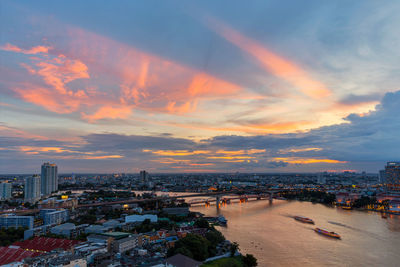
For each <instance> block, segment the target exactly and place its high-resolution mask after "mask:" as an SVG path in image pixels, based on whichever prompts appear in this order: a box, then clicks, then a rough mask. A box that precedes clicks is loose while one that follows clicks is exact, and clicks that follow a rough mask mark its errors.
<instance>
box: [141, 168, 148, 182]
mask: <svg viewBox="0 0 400 267" xmlns="http://www.w3.org/2000/svg"><path fill="white" fill-rule="evenodd" d="M148 178H149V173H148V172H146V171H140V179H141V180H142V182H144V183H145V182H147V179H148Z"/></svg>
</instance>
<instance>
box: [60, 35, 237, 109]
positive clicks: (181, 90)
mask: <svg viewBox="0 0 400 267" xmlns="http://www.w3.org/2000/svg"><path fill="white" fill-rule="evenodd" d="M68 33H69V35H70V37H71V40H70V43H69V45H68V48H67V49H68V51H67V53H68V54H72V55H74V56H76V57H78V58H80V59H82V60H84V61H85V62H88V64H89V65H90V68H91V69H93V72H94V73H104V74H105V75H108V74H110V75H112V76H113V78H115V77H118V78H119V79H120V88H121V97H120V99H121V103H123V104H126V105H134V108H140V109H143V110H148V111H151V112H162V113H165V112H166V113H178V114H184V113H188V112H193V111H195V110H196V108H197V103H198V101H199V100H201V99H205V98H217V97H227V96H234V95H235V94H236V93H237V92H239V91H240V90H242V88H241V87H240V86H238V85H236V84H233V83H231V82H228V81H224V80H222V79H219V78H217V77H214V76H212V75H210V74H208V73H204V72H202V71H199V70H196V69H194V68H192V67H189V66H186V65H183V64H181V63H178V62H174V61H171V60H170V59H164V58H162V57H159V56H157V55H154V54H150V53H148V52H144V51H141V50H139V49H137V48H135V47H132V46H128V45H126V44H124V43H120V42H117V41H115V40H112V39H110V38H107V37H105V36H100V35H97V34H94V33H92V32H88V31H84V30H82V29H77V28H70V29H69V31H68ZM93 44H96V45H93Z"/></svg>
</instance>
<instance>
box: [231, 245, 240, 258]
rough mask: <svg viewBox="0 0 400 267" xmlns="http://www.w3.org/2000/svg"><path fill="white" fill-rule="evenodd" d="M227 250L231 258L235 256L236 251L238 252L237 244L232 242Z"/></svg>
mask: <svg viewBox="0 0 400 267" xmlns="http://www.w3.org/2000/svg"><path fill="white" fill-rule="evenodd" d="M229 250H230V252H231V257H233V256H235V253H236V251H237V250H239V244H238V243H236V242H233V243H232V244H231V247H230V249H229Z"/></svg>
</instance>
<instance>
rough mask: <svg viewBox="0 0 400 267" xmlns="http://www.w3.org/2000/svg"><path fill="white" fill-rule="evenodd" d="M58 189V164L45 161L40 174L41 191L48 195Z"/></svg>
mask: <svg viewBox="0 0 400 267" xmlns="http://www.w3.org/2000/svg"><path fill="white" fill-rule="evenodd" d="M57 190H58V171H57V165H56V164H51V163H49V162H46V163H43V165H42V168H41V175H40V192H41V194H42V195H43V196H48V195H50V194H51V193H52V192H55V191H57Z"/></svg>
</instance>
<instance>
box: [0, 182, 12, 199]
mask: <svg viewBox="0 0 400 267" xmlns="http://www.w3.org/2000/svg"><path fill="white" fill-rule="evenodd" d="M11 189H12V184H11V183H8V182H2V183H0V199H1V200H7V199H10V198H11Z"/></svg>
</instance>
